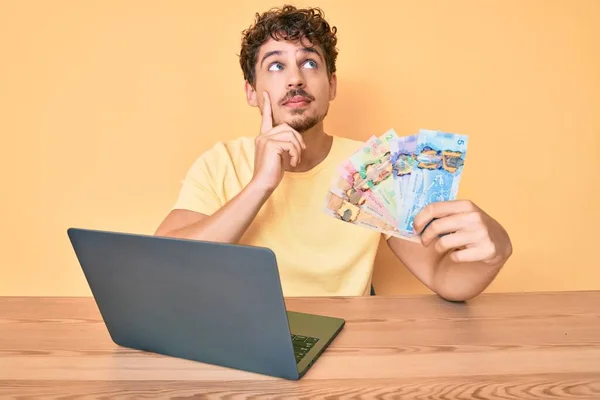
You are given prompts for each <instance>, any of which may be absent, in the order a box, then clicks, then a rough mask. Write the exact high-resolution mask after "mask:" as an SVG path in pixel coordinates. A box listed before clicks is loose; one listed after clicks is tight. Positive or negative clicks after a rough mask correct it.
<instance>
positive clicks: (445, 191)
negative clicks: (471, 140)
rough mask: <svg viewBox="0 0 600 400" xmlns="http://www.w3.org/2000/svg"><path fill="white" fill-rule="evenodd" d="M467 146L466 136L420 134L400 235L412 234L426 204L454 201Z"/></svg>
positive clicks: (432, 132) (430, 132) (427, 132)
mask: <svg viewBox="0 0 600 400" xmlns="http://www.w3.org/2000/svg"><path fill="white" fill-rule="evenodd" d="M467 145H468V136H467V135H460V134H454V133H448V132H441V131H432V130H424V129H421V130H419V135H418V139H417V146H416V151H415V154H416V165H415V166H414V167H413V171H412V174H411V177H410V179H409V185H408V190H407V191H406V198H405V206H407V207H408V211H407V212H405V213H404V215H403V218H402V220H401V221H400V224H398V228H399V229H400V231H404V232H412V231H413V224H414V218H415V216H416V215H417V214H418V213H419V211H421V210H422V209H423V208H424V207H425V206H427V205H428V204H431V203H433V202H440V201H450V200H454V199H456V196H457V194H458V186H459V183H460V178H461V176H462V171H463V166H464V162H465V157H466V153H467Z"/></svg>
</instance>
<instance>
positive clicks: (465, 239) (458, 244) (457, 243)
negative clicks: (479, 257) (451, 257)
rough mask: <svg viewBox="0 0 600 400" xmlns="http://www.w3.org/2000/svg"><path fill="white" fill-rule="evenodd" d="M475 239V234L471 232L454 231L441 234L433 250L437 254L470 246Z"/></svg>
mask: <svg viewBox="0 0 600 400" xmlns="http://www.w3.org/2000/svg"><path fill="white" fill-rule="evenodd" d="M476 241H477V238H476V237H475V234H473V233H472V232H461V231H459V232H456V233H451V234H449V235H445V236H442V237H441V238H439V239H438V240H437V241H436V242H435V245H434V246H433V247H434V250H435V251H436V252H437V253H439V254H446V253H447V252H449V251H451V250H456V249H462V248H465V247H467V246H471V245H472V244H473V243H475V242H476Z"/></svg>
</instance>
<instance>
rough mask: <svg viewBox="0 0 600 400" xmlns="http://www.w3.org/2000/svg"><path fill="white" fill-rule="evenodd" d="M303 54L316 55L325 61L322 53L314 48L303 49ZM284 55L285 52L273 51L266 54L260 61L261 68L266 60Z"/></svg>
mask: <svg viewBox="0 0 600 400" xmlns="http://www.w3.org/2000/svg"><path fill="white" fill-rule="evenodd" d="M301 51H302V52H304V53H310V54H316V55H317V56H319V58H320V59H321V60H323V57H322V56H321V53H319V51H318V50H317V49H315V48H314V47H303V48H302V49H301ZM282 54H283V51H281V50H272V51H267V52H266V53H265V55H264V56H263V57H262V59H261V60H260V66H261V67H262V65H263V63H264V62H265V60H266V59H267V58H269V57H271V56H280V55H282Z"/></svg>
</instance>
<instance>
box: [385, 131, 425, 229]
mask: <svg viewBox="0 0 600 400" xmlns="http://www.w3.org/2000/svg"><path fill="white" fill-rule="evenodd" d="M418 137H419V136H418V135H410V136H401V137H398V138H397V139H396V140H393V141H392V143H391V151H392V166H393V172H394V173H393V176H394V179H393V181H394V192H395V196H396V209H397V210H398V222H400V221H404V218H405V214H406V213H407V212H408V211H410V209H411V208H412V207H410V202H409V200H408V198H407V196H408V185H409V182H410V177H411V175H412V171H413V168H414V166H415V165H416V163H417V157H416V154H415V151H416V149H417V139H418ZM396 225H397V226H398V227H401V224H398V223H397V224H396Z"/></svg>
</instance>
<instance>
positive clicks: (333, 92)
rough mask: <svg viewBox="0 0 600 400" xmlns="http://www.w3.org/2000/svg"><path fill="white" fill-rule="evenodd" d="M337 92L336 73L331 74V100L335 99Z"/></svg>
mask: <svg viewBox="0 0 600 400" xmlns="http://www.w3.org/2000/svg"><path fill="white" fill-rule="evenodd" d="M336 93H337V76H336V74H335V73H333V74H331V78H330V79H329V101H331V100H334V99H335V95H336Z"/></svg>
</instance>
